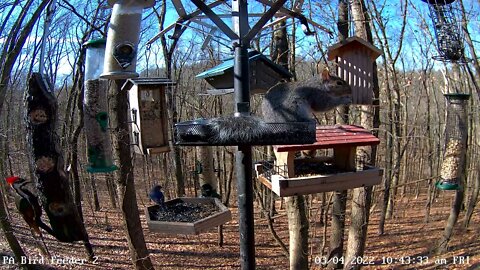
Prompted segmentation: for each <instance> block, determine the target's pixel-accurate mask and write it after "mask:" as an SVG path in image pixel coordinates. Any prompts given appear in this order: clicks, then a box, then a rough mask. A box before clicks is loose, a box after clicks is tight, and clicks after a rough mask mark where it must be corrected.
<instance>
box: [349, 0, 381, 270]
mask: <svg viewBox="0 0 480 270" xmlns="http://www.w3.org/2000/svg"><path fill="white" fill-rule="evenodd" d="M350 3H351V11H352V18H353V21H354V26H355V35H357V36H360V37H362V38H363V39H365V40H367V41H368V42H370V43H372V44H373V37H372V31H371V28H370V25H369V22H370V18H369V14H368V12H367V8H366V6H365V2H364V1H363V0H353V1H351V2H350ZM372 78H373V83H372V85H373V100H374V102H373V106H362V112H361V116H360V117H361V120H360V122H361V123H360V124H361V125H362V126H363V127H365V128H366V129H367V130H373V131H374V134H376V130H378V127H379V126H380V114H379V111H378V110H379V107H378V105H379V87H378V77H377V67H376V64H375V63H374V67H373V74H372ZM357 156H359V157H360V159H361V160H365V161H366V162H369V163H370V164H375V160H376V147H374V146H372V147H359V148H358V149H357ZM371 200H372V187H371V186H370V187H362V188H356V189H354V190H353V194H352V214H351V224H350V228H349V230H348V243H347V251H346V256H345V266H344V269H358V268H359V267H360V266H359V265H352V262H353V260H354V258H358V257H362V256H363V253H364V250H365V241H366V237H367V229H368V220H369V215H370V205H371Z"/></svg>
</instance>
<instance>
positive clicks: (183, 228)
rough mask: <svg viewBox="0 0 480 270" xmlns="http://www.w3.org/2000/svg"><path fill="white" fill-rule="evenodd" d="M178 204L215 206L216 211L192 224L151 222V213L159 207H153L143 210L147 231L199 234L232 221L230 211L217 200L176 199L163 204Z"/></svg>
mask: <svg viewBox="0 0 480 270" xmlns="http://www.w3.org/2000/svg"><path fill="white" fill-rule="evenodd" d="M178 202H186V203H193V204H212V203H213V204H215V205H216V207H217V208H218V211H216V212H214V213H212V215H210V216H208V217H205V218H203V219H200V220H196V221H194V222H172V221H158V220H152V217H151V215H150V214H151V212H153V211H158V208H159V206H158V205H154V206H150V207H147V208H146V209H145V216H146V219H147V225H148V229H149V230H150V231H151V232H157V233H164V234H199V233H201V232H204V231H207V230H208V229H211V228H213V227H217V226H220V225H223V224H225V223H227V222H228V221H230V220H232V214H231V213H230V210H229V209H228V208H227V207H226V206H225V205H223V204H222V203H221V202H220V200H219V199H217V198H186V197H183V198H176V199H173V200H170V201H167V202H165V205H167V207H168V205H172V204H176V203H178Z"/></svg>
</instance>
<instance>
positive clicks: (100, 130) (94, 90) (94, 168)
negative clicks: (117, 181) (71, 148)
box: [83, 39, 118, 173]
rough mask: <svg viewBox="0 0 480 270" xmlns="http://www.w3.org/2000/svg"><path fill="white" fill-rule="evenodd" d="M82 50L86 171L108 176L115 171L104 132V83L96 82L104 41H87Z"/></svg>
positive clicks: (105, 97)
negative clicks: (83, 60)
mask: <svg viewBox="0 0 480 270" xmlns="http://www.w3.org/2000/svg"><path fill="white" fill-rule="evenodd" d="M84 47H85V49H86V62H85V91H84V99H83V114H84V125H85V133H86V136H87V155H88V166H87V171H88V172H90V173H104V172H112V171H114V170H116V169H118V167H117V166H115V165H114V164H113V157H112V143H111V140H110V133H109V132H108V104H107V91H108V81H107V80H103V79H100V74H101V72H102V70H103V59H104V56H105V40H104V39H96V40H90V41H88V42H86V43H85V44H84Z"/></svg>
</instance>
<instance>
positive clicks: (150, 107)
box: [122, 78, 174, 154]
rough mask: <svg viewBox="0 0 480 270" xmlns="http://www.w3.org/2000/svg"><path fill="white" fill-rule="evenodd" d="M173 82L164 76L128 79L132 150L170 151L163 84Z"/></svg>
mask: <svg viewBox="0 0 480 270" xmlns="http://www.w3.org/2000/svg"><path fill="white" fill-rule="evenodd" d="M173 84H174V83H173V82H172V81H171V80H169V79H165V78H136V79H128V80H127V81H126V83H125V84H124V85H123V87H122V90H124V91H125V90H127V91H129V92H128V100H129V110H130V116H131V132H132V138H133V144H134V145H135V146H136V147H134V151H135V152H136V153H138V154H156V153H163V152H168V151H170V143H169V140H168V129H169V128H168V121H167V104H166V99H165V92H166V88H167V87H169V86H171V85H173Z"/></svg>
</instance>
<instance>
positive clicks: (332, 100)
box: [208, 69, 352, 144]
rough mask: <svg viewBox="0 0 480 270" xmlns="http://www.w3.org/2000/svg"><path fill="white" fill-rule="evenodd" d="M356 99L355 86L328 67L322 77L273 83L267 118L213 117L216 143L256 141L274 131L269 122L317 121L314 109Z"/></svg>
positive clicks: (266, 105) (326, 108) (265, 108)
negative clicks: (333, 73) (314, 117)
mask: <svg viewBox="0 0 480 270" xmlns="http://www.w3.org/2000/svg"><path fill="white" fill-rule="evenodd" d="M351 102H352V89H351V87H350V85H348V83H347V82H346V81H344V80H343V79H341V78H339V77H337V76H333V75H330V74H329V72H328V70H326V69H325V70H324V71H323V72H322V73H321V75H320V76H314V77H312V78H310V79H307V80H304V81H297V82H284V83H279V84H277V85H275V86H273V87H272V88H271V89H270V90H268V92H267V93H266V94H265V97H264V99H263V102H262V106H261V108H262V113H263V119H262V118H259V117H255V116H246V115H241V116H237V117H235V116H227V117H218V118H213V119H210V121H209V124H208V125H209V128H210V129H211V130H212V132H213V134H215V135H214V138H213V141H214V143H215V144H224V143H226V144H228V142H232V141H235V142H249V141H256V140H258V139H261V138H263V137H265V136H268V134H269V133H271V130H269V127H268V125H267V123H294V122H313V123H314V120H313V118H312V113H313V112H325V111H329V110H331V109H333V108H335V107H337V106H339V105H348V104H350V103H351Z"/></svg>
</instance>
